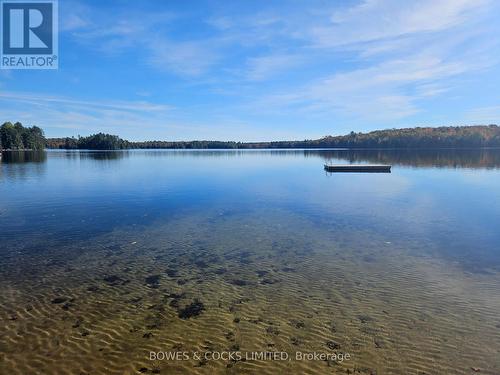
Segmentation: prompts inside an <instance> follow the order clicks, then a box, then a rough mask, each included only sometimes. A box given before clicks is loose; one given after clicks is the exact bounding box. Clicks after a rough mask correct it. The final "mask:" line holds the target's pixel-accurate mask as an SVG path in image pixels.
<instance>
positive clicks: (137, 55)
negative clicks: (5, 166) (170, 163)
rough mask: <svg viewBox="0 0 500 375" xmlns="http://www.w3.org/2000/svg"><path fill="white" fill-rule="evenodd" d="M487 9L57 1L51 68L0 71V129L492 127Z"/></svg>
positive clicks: (471, 0)
mask: <svg viewBox="0 0 500 375" xmlns="http://www.w3.org/2000/svg"><path fill="white" fill-rule="evenodd" d="M499 18H500V2H498V1H495V0H490V1H488V0H420V1H400V0H387V1H382V0H366V1H359V0H358V1H314V0H303V1H295V0H290V1H264V0H262V1H260V0H259V1H250V0H241V1H229V0H226V1H181V0H176V1H174V0H169V1H154V0H149V1H148V0H140V1H139V0H137V1H119V0H115V1H106V0H100V1H90V0H88V1H83V0H81V1H71V0H60V1H59V28H60V30H59V70H57V71H51V70H31V71H27V70H17V71H13V70H2V71H0V121H8V120H10V121H21V122H23V124H25V125H38V126H41V127H42V128H44V129H45V131H46V135H47V136H50V137H53V136H71V135H78V134H81V135H88V134H90V133H93V132H97V131H104V132H108V133H113V134H119V135H120V136H122V137H124V138H127V139H130V140H146V139H165V140H181V139H182V140H190V139H218V140H245V141H250V140H255V141H258V140H278V139H306V138H307V139H310V138H318V137H321V136H324V135H327V134H332V135H335V134H343V133H347V132H350V131H351V130H354V131H369V130H374V129H381V128H384V129H385V128H393V127H407V126H439V125H465V124H490V123H500V121H499V118H500V90H499V89H498V88H499V87H500V64H499V63H500V49H499V47H500V37H499V35H500V22H498V19H499Z"/></svg>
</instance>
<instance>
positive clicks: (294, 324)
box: [290, 319, 306, 328]
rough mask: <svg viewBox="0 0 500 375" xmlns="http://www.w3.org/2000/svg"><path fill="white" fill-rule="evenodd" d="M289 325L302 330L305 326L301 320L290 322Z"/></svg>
mask: <svg viewBox="0 0 500 375" xmlns="http://www.w3.org/2000/svg"><path fill="white" fill-rule="evenodd" d="M290 325H291V326H292V327H295V328H304V327H305V326H306V324H305V323H304V322H303V321H302V320H295V319H292V320H290Z"/></svg>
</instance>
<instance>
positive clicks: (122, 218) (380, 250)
mask: <svg viewBox="0 0 500 375" xmlns="http://www.w3.org/2000/svg"><path fill="white" fill-rule="evenodd" d="M327 161H328V162H333V163H335V162H338V163H346V162H351V161H352V162H369V163H373V162H383V163H390V164H393V172H392V173H391V174H326V173H325V172H324V171H323V164H324V163H325V162H327ZM499 227H500V150H466V151H453V150H441V151H435V150H434V151H420V152H409V151H408V152H401V151H320V150H306V151H304V150H293V151H287V150H273V151H125V152H64V151H51V152H47V153H38V154H35V153H4V154H3V158H2V162H1V164H0V228H1V237H0V252H1V254H0V255H1V260H0V267H1V268H0V269H1V271H0V284H1V285H0V287H1V288H0V294H1V297H2V298H0V300H1V301H2V302H1V304H2V309H1V310H2V312H1V314H2V315H1V318H2V324H3V326H4V328H5V331H6V334H5V335H2V337H1V338H0V355H1V357H0V359H1V362H0V372H6V373H19V374H27V373H43V374H49V373H54V374H60V373H68V374H73V373H92V374H95V373H103V374H111V373H116V374H123V373H127V374H128V373H130V374H132V373H138V371H146V370H147V371H148V372H149V373H152V372H156V373H171V371H177V372H178V373H214V372H217V373H235V374H237V373H238V374H239V373H276V372H277V371H278V372H279V371H287V372H292V373H304V372H311V373H346V372H347V371H350V372H351V373H352V372H354V371H357V372H358V373H366V374H370V373H374V372H377V373H382V374H385V373H402V374H410V373H415V374H419V373H420V374H421V373H429V374H435V373H463V374H469V373H471V371H473V370H472V369H471V368H472V367H474V368H479V369H481V373H491V374H497V373H499V372H500V361H499V358H500V319H499V318H498V316H500V292H499V290H500V289H498V287H499V286H500V285H499V284H500V277H499V271H500V231H499V230H498V228H499ZM332 342H333V343H334V344H332ZM174 350H183V351H187V352H189V353H192V352H194V351H199V352H207V351H216V352H221V351H229V350H231V351H242V352H247V351H264V350H271V351H284V352H287V353H290V354H293V353H295V352H297V351H300V352H313V351H316V352H325V353H349V354H350V355H351V356H352V358H351V359H350V360H348V361H344V362H342V363H338V362H335V361H324V360H323V361H321V360H320V361H318V360H312V361H295V360H292V361H258V360H257V361H253V360H247V361H239V360H238V361H223V360H219V361H210V360H209V361H199V360H195V359H193V358H190V359H189V360H186V361H150V360H149V352H150V351H174ZM27 352H29V353H30V355H29V356H25V355H24V354H26V353H27ZM2 367H3V370H2Z"/></svg>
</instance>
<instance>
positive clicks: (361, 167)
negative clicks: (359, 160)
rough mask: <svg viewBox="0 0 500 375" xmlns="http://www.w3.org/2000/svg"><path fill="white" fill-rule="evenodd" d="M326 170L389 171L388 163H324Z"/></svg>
mask: <svg viewBox="0 0 500 375" xmlns="http://www.w3.org/2000/svg"><path fill="white" fill-rule="evenodd" d="M325 171H327V172H365V173H366V172H368V173H391V166H390V165H374V164H337V165H327V164H325Z"/></svg>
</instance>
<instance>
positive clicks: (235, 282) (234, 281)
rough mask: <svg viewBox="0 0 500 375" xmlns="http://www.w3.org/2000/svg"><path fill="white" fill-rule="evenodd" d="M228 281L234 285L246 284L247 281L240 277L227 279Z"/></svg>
mask: <svg viewBox="0 0 500 375" xmlns="http://www.w3.org/2000/svg"><path fill="white" fill-rule="evenodd" d="M229 283H231V284H233V285H236V286H245V285H248V282H247V281H245V280H241V279H233V280H231V281H229Z"/></svg>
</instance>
